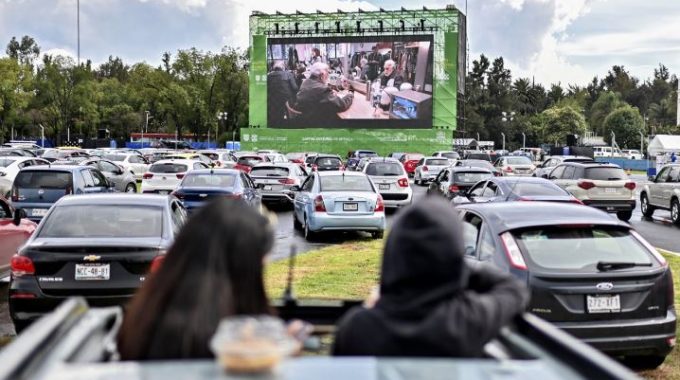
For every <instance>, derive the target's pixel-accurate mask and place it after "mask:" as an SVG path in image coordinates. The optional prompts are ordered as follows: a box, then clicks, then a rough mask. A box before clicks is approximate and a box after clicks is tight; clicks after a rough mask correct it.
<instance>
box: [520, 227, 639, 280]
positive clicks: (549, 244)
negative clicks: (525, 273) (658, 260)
mask: <svg viewBox="0 0 680 380" xmlns="http://www.w3.org/2000/svg"><path fill="white" fill-rule="evenodd" d="M513 235H514V237H515V240H516V241H517V244H518V245H519V247H520V250H521V251H522V253H523V254H524V258H525V259H528V261H529V263H530V264H529V265H530V266H533V267H536V268H539V269H548V270H553V271H563V272H597V271H598V269H597V264H598V262H616V263H638V264H649V263H651V262H652V258H651V257H650V253H649V252H648V251H647V250H646V249H645V248H644V246H642V244H640V243H639V242H638V241H637V239H635V238H634V237H633V236H632V235H631V234H630V232H629V231H627V230H620V229H613V228H607V227H597V226H595V227H593V226H584V227H577V228H560V227H545V228H533V229H530V230H523V231H520V232H514V233H513Z"/></svg>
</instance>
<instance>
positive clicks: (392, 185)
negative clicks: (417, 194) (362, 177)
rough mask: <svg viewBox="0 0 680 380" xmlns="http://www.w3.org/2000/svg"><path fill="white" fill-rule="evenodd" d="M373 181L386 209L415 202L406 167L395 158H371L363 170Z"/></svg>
mask: <svg viewBox="0 0 680 380" xmlns="http://www.w3.org/2000/svg"><path fill="white" fill-rule="evenodd" d="M362 171H363V172H364V173H365V174H366V175H368V177H369V178H370V179H371V181H373V184H374V185H375V188H376V189H377V190H378V193H380V195H381V196H382V198H383V201H384V202H385V207H390V208H393V207H404V206H408V205H410V204H411V202H412V201H413V189H411V185H410V184H409V181H408V174H406V170H404V166H403V165H402V164H401V163H400V162H399V161H398V160H396V159H394V158H375V157H373V158H371V159H370V160H369V161H368V162H367V163H366V165H364V167H363V170H362Z"/></svg>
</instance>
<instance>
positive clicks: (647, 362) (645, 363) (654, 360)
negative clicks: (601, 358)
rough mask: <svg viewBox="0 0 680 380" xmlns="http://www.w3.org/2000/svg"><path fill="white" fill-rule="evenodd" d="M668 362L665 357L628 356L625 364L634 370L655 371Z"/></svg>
mask: <svg viewBox="0 0 680 380" xmlns="http://www.w3.org/2000/svg"><path fill="white" fill-rule="evenodd" d="M665 360H666V357H665V356H658V355H649V356H628V357H626V358H625V360H624V362H625V364H626V366H628V367H630V368H632V369H634V370H644V369H647V370H649V369H655V368H657V367H659V366H660V365H661V364H663V362H664V361H665Z"/></svg>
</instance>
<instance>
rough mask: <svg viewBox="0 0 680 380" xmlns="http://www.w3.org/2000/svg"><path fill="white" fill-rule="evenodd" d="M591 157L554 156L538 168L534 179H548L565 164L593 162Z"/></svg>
mask: <svg viewBox="0 0 680 380" xmlns="http://www.w3.org/2000/svg"><path fill="white" fill-rule="evenodd" d="M591 161H593V159H592V158H590V157H585V156H552V157H550V158H548V159H546V160H545V161H543V162H542V163H540V164H538V165H537V166H536V170H534V173H533V174H532V176H533V177H540V178H546V179H547V178H548V175H549V174H550V172H551V171H552V170H553V169H555V167H556V166H557V165H559V164H561V163H563V162H591Z"/></svg>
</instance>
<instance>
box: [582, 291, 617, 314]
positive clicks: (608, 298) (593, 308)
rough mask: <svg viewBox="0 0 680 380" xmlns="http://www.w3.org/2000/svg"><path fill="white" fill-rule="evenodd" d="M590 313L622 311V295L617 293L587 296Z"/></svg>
mask: <svg viewBox="0 0 680 380" xmlns="http://www.w3.org/2000/svg"><path fill="white" fill-rule="evenodd" d="M586 303H587V305H588V313H590V314H596V313H618V312H620V311H621V297H620V296H619V295H618V294H617V295H601V296H586Z"/></svg>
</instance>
